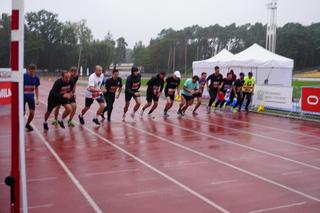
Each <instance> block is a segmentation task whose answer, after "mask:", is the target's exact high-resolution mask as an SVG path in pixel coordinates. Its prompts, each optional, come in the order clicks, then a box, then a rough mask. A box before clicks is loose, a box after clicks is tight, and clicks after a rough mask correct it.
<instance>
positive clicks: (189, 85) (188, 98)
mask: <svg viewBox="0 0 320 213" xmlns="http://www.w3.org/2000/svg"><path fill="white" fill-rule="evenodd" d="M198 81H199V77H198V76H197V75H194V76H193V77H192V78H189V79H187V80H186V82H185V83H184V86H183V90H182V95H181V103H180V107H179V110H178V115H179V116H180V117H181V116H183V115H184V114H185V112H186V110H187V109H188V107H189V106H190V105H191V104H192V102H193V95H194V94H196V93H198V92H199V82H198Z"/></svg>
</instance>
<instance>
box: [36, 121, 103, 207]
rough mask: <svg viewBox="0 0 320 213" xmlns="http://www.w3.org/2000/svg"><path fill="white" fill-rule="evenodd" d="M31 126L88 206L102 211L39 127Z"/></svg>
mask: <svg viewBox="0 0 320 213" xmlns="http://www.w3.org/2000/svg"><path fill="white" fill-rule="evenodd" d="M33 128H34V130H35V132H36V133H37V135H38V136H39V138H40V139H41V141H42V142H43V143H44V145H45V146H46V147H47V148H48V150H49V151H50V152H51V154H52V155H53V157H54V158H55V159H56V160H57V162H58V163H59V164H60V166H61V167H62V168H63V170H64V171H65V172H66V173H67V175H68V176H69V178H70V179H71V181H72V182H73V183H74V185H75V186H76V187H77V188H78V189H79V191H80V192H81V194H82V195H83V196H84V198H85V199H86V200H87V201H88V203H89V204H90V206H91V207H92V208H93V209H94V211H95V212H97V213H103V211H102V209H101V208H100V207H99V206H98V205H97V203H96V202H95V201H94V200H93V198H92V197H91V196H90V194H89V193H88V192H87V191H86V190H85V189H84V187H83V186H82V185H81V183H80V182H79V180H78V179H77V178H76V177H75V176H74V175H73V173H72V172H71V171H70V170H69V168H68V167H67V165H66V164H65V163H64V162H63V160H62V159H61V158H60V157H59V156H58V154H57V153H56V152H55V151H54V149H53V148H52V147H51V146H50V144H49V143H48V141H47V140H46V139H45V138H44V137H43V136H42V135H41V133H40V131H39V129H38V128H37V127H36V126H34V125H33Z"/></svg>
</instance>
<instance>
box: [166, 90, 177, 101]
mask: <svg viewBox="0 0 320 213" xmlns="http://www.w3.org/2000/svg"><path fill="white" fill-rule="evenodd" d="M164 95H165V96H166V98H167V97H169V98H170V100H171V101H174V97H175V94H174V93H173V94H168V92H165V93H164Z"/></svg>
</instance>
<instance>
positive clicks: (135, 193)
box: [125, 190, 156, 197]
mask: <svg viewBox="0 0 320 213" xmlns="http://www.w3.org/2000/svg"><path fill="white" fill-rule="evenodd" d="M151 193H156V191H154V190H149V191H143V192H132V193H127V194H125V196H126V197H132V196H141V195H145V194H151Z"/></svg>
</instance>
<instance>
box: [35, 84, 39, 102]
mask: <svg viewBox="0 0 320 213" xmlns="http://www.w3.org/2000/svg"><path fill="white" fill-rule="evenodd" d="M36 104H37V105H39V89H38V87H36Z"/></svg>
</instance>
